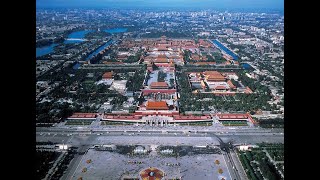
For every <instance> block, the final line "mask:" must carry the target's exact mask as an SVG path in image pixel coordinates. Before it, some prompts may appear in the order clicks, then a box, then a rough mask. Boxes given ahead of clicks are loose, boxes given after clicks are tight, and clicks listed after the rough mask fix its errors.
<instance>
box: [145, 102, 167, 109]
mask: <svg viewBox="0 0 320 180" xmlns="http://www.w3.org/2000/svg"><path fill="white" fill-rule="evenodd" d="M151 109H154V110H168V109H169V108H168V106H167V102H165V101H156V102H152V101H148V102H147V110H151Z"/></svg>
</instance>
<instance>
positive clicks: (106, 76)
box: [102, 72, 113, 79]
mask: <svg viewBox="0 0 320 180" xmlns="http://www.w3.org/2000/svg"><path fill="white" fill-rule="evenodd" d="M112 76H113V72H105V73H104V74H103V75H102V78H103V79H112Z"/></svg>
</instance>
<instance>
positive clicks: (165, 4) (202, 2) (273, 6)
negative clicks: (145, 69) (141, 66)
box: [36, 0, 284, 11]
mask: <svg viewBox="0 0 320 180" xmlns="http://www.w3.org/2000/svg"><path fill="white" fill-rule="evenodd" d="M36 8H37V9H42V8H114V9H117V8H123V9H153V8H159V9H161V8H171V9H184V8H187V9H190V8H192V9H223V10H278V11H283V10H284V1H283V0H259V1H256V0H236V1H235V0H157V1H152V0H117V1H114V0H90V1H88V0H68V2H66V1H65V0H37V1H36Z"/></svg>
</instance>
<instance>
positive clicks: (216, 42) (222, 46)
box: [212, 39, 238, 61]
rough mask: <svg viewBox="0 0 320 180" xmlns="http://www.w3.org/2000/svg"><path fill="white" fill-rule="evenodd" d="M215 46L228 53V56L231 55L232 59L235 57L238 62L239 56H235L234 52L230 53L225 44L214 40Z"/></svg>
mask: <svg viewBox="0 0 320 180" xmlns="http://www.w3.org/2000/svg"><path fill="white" fill-rule="evenodd" d="M212 42H213V43H214V44H215V45H217V46H218V47H219V48H220V49H222V50H223V51H224V52H225V53H227V54H228V55H230V56H231V57H233V59H234V60H235V61H237V60H238V56H237V55H236V54H234V53H233V52H232V51H230V49H228V48H227V47H225V46H224V45H223V44H221V43H220V42H219V41H218V40H216V39H215V40H213V41H212Z"/></svg>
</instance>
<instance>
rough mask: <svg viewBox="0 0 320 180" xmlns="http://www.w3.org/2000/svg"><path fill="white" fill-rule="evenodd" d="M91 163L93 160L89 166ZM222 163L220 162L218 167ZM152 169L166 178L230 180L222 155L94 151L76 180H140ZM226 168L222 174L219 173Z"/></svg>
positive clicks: (77, 171) (76, 173) (91, 150)
mask: <svg viewBox="0 0 320 180" xmlns="http://www.w3.org/2000/svg"><path fill="white" fill-rule="evenodd" d="M88 160H89V161H91V162H90V163H88ZM216 160H218V161H219V162H220V163H219V164H216V163H215V161H216ZM149 167H156V168H158V169H160V170H161V171H163V172H164V173H165V176H164V179H171V178H179V177H182V179H184V180H194V179H201V180H207V179H208V180H209V179H210V180H212V179H213V180H220V179H222V178H224V179H225V180H229V179H231V178H230V174H229V172H228V169H227V166H226V162H225V160H224V157H223V156H222V155H221V154H199V155H192V156H188V155H187V156H183V157H178V158H176V157H161V156H160V155H158V154H156V153H152V152H151V153H150V154H149V155H146V156H145V157H138V156H133V157H132V156H131V157H130V156H128V155H122V154H118V153H115V152H109V151H96V150H94V149H90V150H89V151H88V152H87V153H86V154H85V155H84V156H83V158H82V159H81V161H80V163H79V166H78V168H77V169H76V171H75V173H74V176H73V179H75V180H76V179H78V178H80V177H82V179H83V180H97V179H104V180H118V179H122V178H124V177H127V178H129V177H132V178H133V177H136V178H139V173H140V171H142V170H145V169H146V168H149ZM219 169H222V173H221V174H220V173H219V172H218V171H219Z"/></svg>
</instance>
